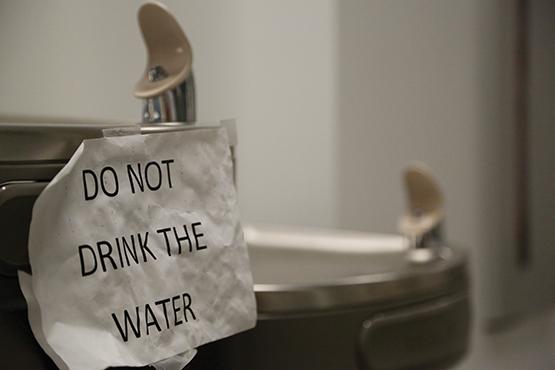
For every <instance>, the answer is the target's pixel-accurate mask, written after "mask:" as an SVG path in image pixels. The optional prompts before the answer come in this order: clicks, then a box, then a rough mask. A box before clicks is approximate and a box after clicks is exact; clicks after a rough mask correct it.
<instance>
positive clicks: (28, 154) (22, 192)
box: [0, 121, 469, 370]
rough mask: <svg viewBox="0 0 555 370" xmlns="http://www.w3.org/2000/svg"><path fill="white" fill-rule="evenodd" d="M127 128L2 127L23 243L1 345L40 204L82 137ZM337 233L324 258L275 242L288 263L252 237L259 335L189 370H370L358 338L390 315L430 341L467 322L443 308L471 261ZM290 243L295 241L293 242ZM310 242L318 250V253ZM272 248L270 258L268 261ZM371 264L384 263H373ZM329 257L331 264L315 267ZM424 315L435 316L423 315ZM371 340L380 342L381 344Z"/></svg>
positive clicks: (0, 317)
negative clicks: (440, 330)
mask: <svg viewBox="0 0 555 370" xmlns="http://www.w3.org/2000/svg"><path fill="white" fill-rule="evenodd" d="M129 126H130V125H129V124H125V123H117V124H110V123H102V124H96V123H92V122H89V123H86V122H81V123H71V122H65V123H34V122H32V121H19V122H17V123H6V122H5V123H1V122H0V227H3V229H2V231H1V232H2V234H4V235H12V236H13V235H16V236H18V240H17V241H13V242H6V240H7V239H4V240H3V243H2V245H1V247H0V286H1V287H2V289H1V290H0V323H1V324H2V325H4V326H5V327H6V328H7V329H8V330H9V331H7V332H5V333H4V338H6V336H7V335H8V336H11V334H10V332H11V331H12V330H14V329H13V325H12V326H9V325H8V323H9V322H10V320H13V319H11V317H15V316H14V315H15V314H16V313H18V310H20V311H19V312H21V310H23V309H24V308H25V303H24V300H23V297H22V296H21V292H20V291H19V289H18V285H17V279H16V277H15V276H14V273H15V271H16V269H17V268H25V267H24V266H25V265H26V264H27V263H26V262H27V256H26V237H27V232H28V226H29V222H30V217H31V211H32V206H33V202H34V200H35V197H36V196H37V195H38V194H39V192H40V191H41V190H42V188H43V187H44V186H45V184H46V183H47V182H48V181H49V180H50V179H52V177H53V176H54V175H55V174H56V173H57V171H58V170H59V169H60V168H61V167H62V166H63V164H64V163H65V162H67V160H68V159H69V158H70V157H71V155H72V154H73V152H74V151H75V149H76V148H77V147H78V146H79V145H80V143H81V141H82V140H83V139H86V138H94V137H101V136H102V135H103V132H102V131H103V130H105V129H112V128H116V129H118V128H125V127H129ZM131 126H132V127H137V128H140V131H141V133H145V134H146V133H149V134H155V133H158V132H168V131H178V130H189V129H204V128H206V127H214V126H196V125H186V124H184V123H180V122H173V123H164V124H154V125H134V126H133V125H131ZM8 142H9V143H10V145H11V146H10V150H9V151H8V150H5V151H4V147H3V144H4V143H8ZM14 180H20V181H14ZM21 180H25V181H21ZM16 201H21V202H22V203H11V205H10V202H16ZM333 234H334V235H336V236H338V235H339V236H342V237H338V238H330V237H328V238H326V240H327V242H326V243H327V244H326V248H327V250H326V251H324V252H325V253H323V254H322V246H323V245H322V235H323V234H322V233H320V234H319V235H320V237H318V236H317V235H316V236H314V235H308V239H307V238H305V239H298V238H296V239H295V240H296V242H298V243H297V244H299V243H300V244H301V245H298V246H296V245H293V244H291V245H288V246H287V245H285V244H284V243H283V241H284V239H283V238H278V239H276V236H275V234H272V237H271V239H273V241H274V244H276V245H277V244H279V245H277V247H278V249H279V251H278V252H279V253H282V255H283V257H284V258H283V259H282V260H279V261H278V260H277V259H275V258H274V257H275V254H272V253H273V252H275V251H276V249H275V248H274V249H272V248H273V246H272V245H269V244H266V245H261V244H264V243H261V240H262V239H260V238H258V239H256V238H254V239H252V238H251V239H250V242H252V243H251V244H252V245H250V246H249V248H250V254H251V263H252V264H253V265H256V266H258V268H260V269H261V270H263V271H265V274H264V275H263V276H262V275H257V276H256V277H257V279H258V283H256V282H255V286H254V289H255V294H256V299H257V303H258V312H259V317H258V319H259V321H258V324H257V327H256V328H255V329H253V330H251V331H248V332H245V333H241V334H239V335H236V336H232V337H230V338H226V339H223V340H221V341H218V342H215V343H211V344H209V345H208V346H205V347H203V348H201V350H200V351H199V355H198V356H197V359H196V360H194V361H193V363H191V365H190V366H188V367H187V369H191V370H192V369H199V370H208V369H222V368H226V369H230V370H234V369H237V370H239V369H241V370H242V369H256V370H262V369H264V370H270V369H271V370H278V369H279V370H281V369H283V368H287V369H289V370H304V369H307V368H318V369H320V370H337V369H345V370H355V369H365V368H364V367H360V366H361V365H360V364H358V365H357V362H356V361H357V359H356V356H355V354H356V353H357V347H356V346H357V344H356V338H357V335H359V334H360V332H361V330H362V328H363V326H362V325H363V323H364V322H367V321H368V320H374V321H373V322H378V323H381V325H385V324H390V323H391V322H392V321H391V320H389V321H384V320H382V321H380V320H379V319H378V318H380V317H387V318H391V317H397V316H395V315H393V313H397V312H398V311H397V310H404V311H402V312H409V311H410V313H411V315H413V316H410V315H408V314H407V315H408V316H407V317H409V316H410V317H411V318H412V320H413V321H414V320H416V321H414V322H415V323H416V324H418V323H423V325H424V326H422V325H421V326H418V327H417V329H418V330H419V331H418V333H420V334H421V333H424V334H425V333H426V330H427V329H426V326H429V327H430V328H437V327H438V326H437V325H452V324H453V323H457V322H458V323H464V322H465V321H464V320H466V319H465V318H464V317H463V316H461V312H463V311H461V310H459V309H456V310H455V309H442V307H445V306H444V305H443V303H441V302H445V300H450V299H452V298H453V297H461V296H466V295H467V291H468V282H467V280H468V276H467V270H466V257H465V255H464V253H462V252H459V251H457V250H452V249H445V248H442V249H440V250H441V253H437V254H434V255H433V258H432V259H429V258H428V259H425V261H424V262H419V261H417V260H416V259H414V258H412V254H411V253H410V251H408V250H407V249H406V248H405V247H403V246H402V245H401V244H399V239H400V238H399V237H396V238H393V239H387V238H383V236H382V238H381V239H379V240H380V243H382V242H384V243H383V245H382V244H380V245H377V244H376V243H374V244H376V245H372V242H371V241H372V240H373V238H374V236H375V235H374V236H372V235H371V234H366V235H367V237H363V236H362V235H356V236H352V237H350V238H347V237H345V235H344V234H341V233H337V231H334V232H333ZM290 236H291V235H289V237H288V238H287V239H288V240H291V238H290ZM312 238H316V239H315V240H316V242H314V243H311V242H310V240H309V239H312ZM376 240H377V239H376ZM247 241H249V238H248V237H247ZM342 241H343V244H342ZM354 241H357V242H356V243H355V242H354ZM310 244H313V245H312V249H311V248H309V246H310ZM349 248H350V249H351V250H350V252H348V250H349ZM324 249H325V248H324ZM270 250H272V251H273V252H272V253H267V252H268V251H270ZM423 250H424V251H425V249H420V251H423ZM299 251H300V252H299ZM347 252H348V253H347ZM299 253H306V254H307V257H309V258H312V259H311V260H310V261H311V262H312V265H313V266H312V268H311V270H308V269H304V270H303V267H302V265H301V264H300V263H301V258H300V257H299V256H300V254H299ZM316 256H317V258H315V257H316ZM372 258H375V259H376V260H377V261H379V263H378V262H376V261H373V262H375V263H368V262H369V261H370V260H372ZM323 259H326V261H327V262H326V263H321V264H320V263H318V262H317V261H318V260H320V261H323ZM328 259H329V260H328ZM331 263H333V264H335V268H334V269H330V268H328V267H330V264H331ZM271 264H272V265H276V264H277V265H279V266H278V267H279V271H280V272H281V274H287V275H288V276H287V279H284V278H280V279H278V278H277V275H272V274H273V273H272V271H271V269H270V266H271ZM255 270H256V269H255ZM292 270H299V271H296V273H297V272H298V273H302V275H303V276H304V277H303V278H299V276H300V275H298V274H296V273H292V272H291V271H292ZM255 272H256V271H255ZM461 305H464V309H467V308H468V301H467V300H465V301H464V302H461ZM422 307H424V308H430V307H431V308H430V309H423V308H422ZM438 307H439V308H438ZM457 307H459V308H460V307H461V306H457ZM413 308H414V309H413ZM427 313H430V314H429V315H428V316H426V315H427ZM392 315H393V316H392ZM442 315H443V316H442ZM422 317H426V319H425V320H423V319H421V318H422ZM436 319H437V321H436ZM17 320H19V321H18V325H20V326H22V327H24V328H26V331H25V335H24V336H22V338H21V340H20V341H19V342H18V343H19V344H18V346H19V347H18V349H17V351H18V353H22V351H23V352H25V353H26V356H27V358H29V359H33V361H32V362H33V365H32V368H33V369H50V368H51V366H52V365H51V364H49V363H48V361H46V360H45V359H46V356H45V355H44V354H43V353H42V352H41V351H40V349H38V347H36V346H31V345H29V344H28V342H29V341H28V340H27V339H29V337H30V336H31V333H30V331H29V330H28V326H27V324H26V318H25V316H24V315H23V314H21V315H17ZM426 320H427V321H426ZM457 320H458V321H457ZM409 321H410V320H409ZM384 323H385V324H384ZM416 324H415V325H416ZM463 326H464V327H462V326H461V328H462V329H461V330H462V331H461V332H460V333H459V332H457V333H456V334H455V335H456V337H453V338H452V339H453V341H454V342H456V343H459V344H461V346H462V347H463V348H464V349H466V347H467V343H466V338H467V336H468V331H469V326H468V325H466V324H465V325H463ZM382 327H383V328H385V327H386V326H382ZM397 328H399V330H398V331H397V333H398V336H397V340H398V341H399V343H405V344H407V345H410V346H411V347H410V348H412V349H413V350H414V348H416V349H418V346H416V347H414V346H413V345H414V343H413V342H411V338H412V336H411V335H412V332H410V331H407V330H405V329H403V328H401V327H399V326H397ZM404 328H406V327H404ZM434 330H435V329H434ZM374 333H375V332H374ZM383 333H385V331H383V332H382V333H381V334H380V335H381V337H382V338H384V337H383ZM415 333H416V332H415ZM364 338H366V337H364ZM434 338H437V336H435V337H434ZM385 339H387V338H384V340H385ZM372 340H374V342H373V343H375V340H376V337H375V336H374V337H372ZM454 342H453V343H454ZM367 343H368V342H361V343H360V345H359V348H358V349H359V355H360V356H362V355H363V354H364V353H370V354H372V355H373V356H374V357H375V356H376V353H375V352H372V351H370V352H368V347H367V345H366V344H367ZM380 343H385V342H384V341H382V342H380ZM411 343H412V344H411ZM445 344H446V346H443V347H442V346H440V347H438V348H437V351H436V352H434V353H433V355H434V356H435V358H444V357H445V358H449V359H454V357H453V351H452V350H451V348H453V347H450V346H449V345H448V343H445ZM269 348H271V351H272V354H273V355H274V356H275V359H274V360H273V361H268V354H269ZM326 348H329V349H330V350H329V351H328V350H325V349H326ZM410 348H409V349H407V351H408V350H410ZM245 349H248V350H245ZM363 351H367V352H363ZM1 353H2V355H3V356H4V355H6V354H7V353H6V352H5V351H2V352H1ZM426 353H429V352H426ZM381 356H382V358H385V357H383V356H387V353H385V354H384V353H381ZM41 361H44V365H41ZM370 369H372V368H370ZM365 370H366V369H365ZM372 370H373V369H372Z"/></svg>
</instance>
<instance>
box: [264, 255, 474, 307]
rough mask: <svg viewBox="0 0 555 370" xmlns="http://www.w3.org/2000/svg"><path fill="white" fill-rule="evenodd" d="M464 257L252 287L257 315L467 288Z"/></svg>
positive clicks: (419, 296) (418, 296) (407, 298)
mask: <svg viewBox="0 0 555 370" xmlns="http://www.w3.org/2000/svg"><path fill="white" fill-rule="evenodd" d="M468 280H469V278H468V272H467V258H466V255H465V254H464V253H463V252H454V253H453V254H452V256H451V257H450V258H449V259H447V260H437V261H435V262H434V263H430V264H427V265H425V266H414V267H411V268H408V269H407V270H405V271H394V272H387V273H378V274H370V275H363V276H357V277H349V278H345V279H337V280H334V281H330V282H329V283H324V284H318V285H317V284H313V285H291V284H288V285H280V284H255V287H254V289H255V294H256V300H257V305H258V312H259V313H260V314H267V315H288V314H299V313H310V312H322V311H323V310H334V309H346V308H354V307H357V306H362V305H368V304H381V303H387V302H391V301H399V302H402V301H411V300H418V299H424V298H429V297H433V296H438V295H441V294H445V293H447V292H451V291H457V290H459V291H460V290H467V289H468V285H469V283H468Z"/></svg>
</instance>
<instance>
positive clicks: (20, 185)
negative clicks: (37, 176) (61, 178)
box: [0, 181, 47, 277]
mask: <svg viewBox="0 0 555 370" xmlns="http://www.w3.org/2000/svg"><path fill="white" fill-rule="evenodd" d="M46 184H47V182H41V181H16V182H10V183H4V184H1V185H0V234H1V235H3V236H2V243H0V275H2V276H14V277H15V276H17V270H18V269H27V268H28V265H29V256H28V254H27V245H26V243H27V229H28V226H29V222H30V220H31V214H30V209H29V207H30V206H32V204H33V203H34V201H35V197H36V196H38V194H40V192H41V191H42V189H44V187H45V186H46ZM26 208H27V209H26ZM27 210H28V211H29V212H25V211H27ZM22 211H23V212H22Z"/></svg>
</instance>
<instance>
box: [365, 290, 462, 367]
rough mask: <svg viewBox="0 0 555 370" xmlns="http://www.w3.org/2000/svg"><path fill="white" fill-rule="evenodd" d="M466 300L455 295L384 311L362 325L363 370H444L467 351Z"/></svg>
mask: <svg viewBox="0 0 555 370" xmlns="http://www.w3.org/2000/svg"><path fill="white" fill-rule="evenodd" d="M469 306H470V305H469V302H468V296H467V295H466V294H458V295H453V296H448V297H443V298H440V299H437V300H434V301H430V302H425V303H421V304H415V305H411V306H408V307H400V308H393V309H389V310H384V311H381V312H378V313H375V314H373V315H372V317H371V318H369V319H368V320H366V321H365V322H364V323H363V324H362V328H361V331H360V334H359V353H360V356H359V358H360V365H361V367H362V369H363V370H402V369H411V370H415V369H422V370H424V369H425V370H434V369H447V368H449V367H451V366H452V365H453V364H455V363H456V362H457V361H459V360H460V359H461V358H462V357H463V356H464V354H465V353H466V351H467V348H468V342H469V334H470V332H469V330H468V327H469V325H470V312H469Z"/></svg>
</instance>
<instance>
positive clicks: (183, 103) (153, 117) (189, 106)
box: [142, 71, 197, 124]
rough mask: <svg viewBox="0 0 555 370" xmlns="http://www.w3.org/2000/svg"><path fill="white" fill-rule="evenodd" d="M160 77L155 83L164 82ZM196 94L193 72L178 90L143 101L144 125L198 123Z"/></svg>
mask: <svg viewBox="0 0 555 370" xmlns="http://www.w3.org/2000/svg"><path fill="white" fill-rule="evenodd" d="M149 78H150V77H149ZM163 79H164V77H163V75H159V76H158V78H157V79H156V80H155V81H159V80H163ZM196 118H197V117H196V93H195V80H194V75H193V72H192V71H191V73H190V74H189V76H188V77H187V79H186V80H185V81H183V83H181V84H180V85H178V86H177V87H176V88H174V89H171V90H168V91H165V92H164V93H162V94H161V95H157V96H153V97H149V98H144V99H143V113H142V121H143V122H144V123H149V124H151V123H162V122H185V123H189V124H192V123H194V122H195V121H196Z"/></svg>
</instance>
